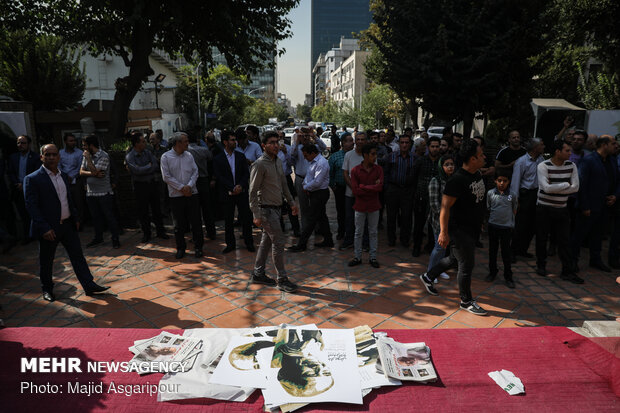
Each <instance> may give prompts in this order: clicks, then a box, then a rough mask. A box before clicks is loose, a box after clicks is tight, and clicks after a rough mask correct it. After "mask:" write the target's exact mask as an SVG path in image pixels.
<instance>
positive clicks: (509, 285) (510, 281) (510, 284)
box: [504, 280, 515, 288]
mask: <svg viewBox="0 0 620 413" xmlns="http://www.w3.org/2000/svg"><path fill="white" fill-rule="evenodd" d="M504 284H506V287H508V288H515V282H514V281H512V280H505V281H504Z"/></svg>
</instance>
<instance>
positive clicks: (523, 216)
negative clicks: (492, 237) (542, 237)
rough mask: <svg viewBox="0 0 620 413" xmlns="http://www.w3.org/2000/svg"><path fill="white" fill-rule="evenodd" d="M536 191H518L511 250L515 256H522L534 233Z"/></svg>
mask: <svg viewBox="0 0 620 413" xmlns="http://www.w3.org/2000/svg"><path fill="white" fill-rule="evenodd" d="M537 199H538V189H523V188H521V189H520V190H519V208H518V209H517V215H516V216H515V232H514V235H513V239H512V250H513V252H514V253H515V254H524V253H526V252H527V249H528V248H529V246H530V243H531V242H532V238H534V234H535V233H536V200H537Z"/></svg>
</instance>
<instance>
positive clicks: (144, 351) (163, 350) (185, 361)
mask: <svg viewBox="0 0 620 413" xmlns="http://www.w3.org/2000/svg"><path fill="white" fill-rule="evenodd" d="M201 348H202V341H201V340H197V339H187V338H185V337H183V336H180V335H178V334H171V333H168V332H165V331H163V332H161V333H160V334H159V335H157V336H155V337H152V338H150V339H145V340H137V341H135V342H134V345H133V346H131V347H129V350H130V351H131V352H132V353H133V354H134V357H133V358H132V359H131V360H130V362H129V363H130V365H131V366H132V368H134V369H135V370H136V371H137V372H138V373H140V374H147V373H157V372H159V373H165V372H168V371H188V370H190V369H191V368H192V367H193V365H194V363H195V361H196V356H197V355H198V354H199V353H200V352H201V351H202V350H201Z"/></svg>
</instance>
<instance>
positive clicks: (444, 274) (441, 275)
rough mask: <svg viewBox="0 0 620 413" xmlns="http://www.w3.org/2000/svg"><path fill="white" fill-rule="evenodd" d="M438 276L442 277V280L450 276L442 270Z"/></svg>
mask: <svg viewBox="0 0 620 413" xmlns="http://www.w3.org/2000/svg"><path fill="white" fill-rule="evenodd" d="M439 276H440V277H441V278H442V279H443V280H449V279H450V276H449V275H448V274H446V273H445V272H442V273H441V274H439Z"/></svg>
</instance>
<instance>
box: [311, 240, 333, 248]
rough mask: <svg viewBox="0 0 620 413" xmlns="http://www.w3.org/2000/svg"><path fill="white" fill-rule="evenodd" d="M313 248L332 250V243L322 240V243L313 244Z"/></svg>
mask: <svg viewBox="0 0 620 413" xmlns="http://www.w3.org/2000/svg"><path fill="white" fill-rule="evenodd" d="M314 246H315V247H317V248H333V247H334V241H332V240H323V242H317V243H315V244H314Z"/></svg>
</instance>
